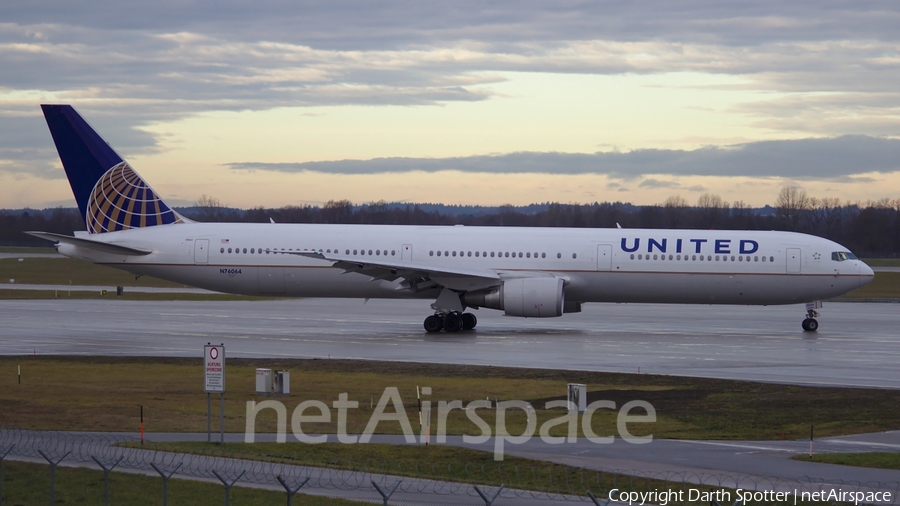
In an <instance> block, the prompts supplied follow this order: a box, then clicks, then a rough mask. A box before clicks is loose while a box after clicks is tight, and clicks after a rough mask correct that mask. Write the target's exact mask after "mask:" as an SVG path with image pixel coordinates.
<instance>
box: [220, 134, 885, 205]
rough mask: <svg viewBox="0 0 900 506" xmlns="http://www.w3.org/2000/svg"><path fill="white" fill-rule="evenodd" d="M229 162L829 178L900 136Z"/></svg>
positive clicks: (305, 167) (872, 166)
mask: <svg viewBox="0 0 900 506" xmlns="http://www.w3.org/2000/svg"><path fill="white" fill-rule="evenodd" d="M228 167H229V168H231V169H233V170H263V171H275V172H302V171H310V172H323V173H330V174H378V173H391V172H410V171H425V172H438V171H448V170H455V171H462V172H486V173H495V174H514V173H544V174H607V175H610V176H612V177H615V178H620V179H633V178H637V177H641V176H644V175H650V174H669V175H674V176H747V177H780V178H797V179H829V178H842V177H846V176H852V175H856V174H865V173H870V172H895V171H898V170H900V140H897V139H885V138H876V137H869V136H865V135H844V136H841V137H834V138H823V139H799V140H785V141H761V142H751V143H745V144H737V145H733V146H726V147H707V148H701V149H696V150H692V151H687V150H664V149H639V150H634V151H629V152H606V153H603V152H600V153H593V154H583V153H552V152H551V153H533V152H521V153H509V154H501V155H481V156H468V157H454V158H375V159H372V160H339V161H323V162H303V163H261V162H240V163H232V164H229V165H228ZM858 181H859V180H858ZM676 184H677V183H673V182H671V181H662V180H656V179H646V180H644V181H642V182H641V183H640V185H639V186H642V187H663V186H665V185H676ZM670 187H671V186H670ZM689 190H691V191H703V188H702V187H701V188H697V189H694V188H689Z"/></svg>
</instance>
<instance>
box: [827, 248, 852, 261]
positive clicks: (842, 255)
mask: <svg viewBox="0 0 900 506" xmlns="http://www.w3.org/2000/svg"><path fill="white" fill-rule="evenodd" d="M831 259H832V260H834V261H835V262H843V261H844V260H857V258H856V255H854V254H853V253H850V252H849V251H835V252H833V253H832V254H831Z"/></svg>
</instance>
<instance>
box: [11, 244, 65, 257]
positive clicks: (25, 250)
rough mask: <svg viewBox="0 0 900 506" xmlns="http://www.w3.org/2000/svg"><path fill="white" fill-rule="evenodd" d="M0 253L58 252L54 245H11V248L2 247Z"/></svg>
mask: <svg viewBox="0 0 900 506" xmlns="http://www.w3.org/2000/svg"><path fill="white" fill-rule="evenodd" d="M0 253H21V254H26V253H42V254H51V255H52V254H54V253H56V248H54V247H52V246H51V247H46V248H17V247H9V248H0Z"/></svg>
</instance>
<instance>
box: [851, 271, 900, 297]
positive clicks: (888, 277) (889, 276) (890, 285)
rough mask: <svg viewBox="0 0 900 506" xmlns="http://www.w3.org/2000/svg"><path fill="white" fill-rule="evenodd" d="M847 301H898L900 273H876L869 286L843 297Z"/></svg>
mask: <svg viewBox="0 0 900 506" xmlns="http://www.w3.org/2000/svg"><path fill="white" fill-rule="evenodd" d="M840 298H846V299H896V298H900V272H876V273H875V279H874V280H872V282H871V283H869V284H868V285H866V286H864V287H862V288H859V289H857V290H853V291H852V292H850V293H847V294H844V295H842V296H841V297H840Z"/></svg>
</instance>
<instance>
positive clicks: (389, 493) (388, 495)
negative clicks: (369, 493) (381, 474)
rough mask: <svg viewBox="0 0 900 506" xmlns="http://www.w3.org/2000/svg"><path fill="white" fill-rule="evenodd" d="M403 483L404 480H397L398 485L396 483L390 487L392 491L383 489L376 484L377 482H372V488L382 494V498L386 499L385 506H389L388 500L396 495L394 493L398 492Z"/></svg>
mask: <svg viewBox="0 0 900 506" xmlns="http://www.w3.org/2000/svg"><path fill="white" fill-rule="evenodd" d="M401 481H403V480H397V483H394V486H393V487H390V490H386V489H383V488H381V487H379V486H378V484H377V483H375V481H372V486H373V487H375V490H377V491H378V493H379V494H381V497H382V498H383V499H384V506H387V503H388V499H390V498H391V496H392V495H394V492H396V491H397V487H399V486H400V482H401Z"/></svg>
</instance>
